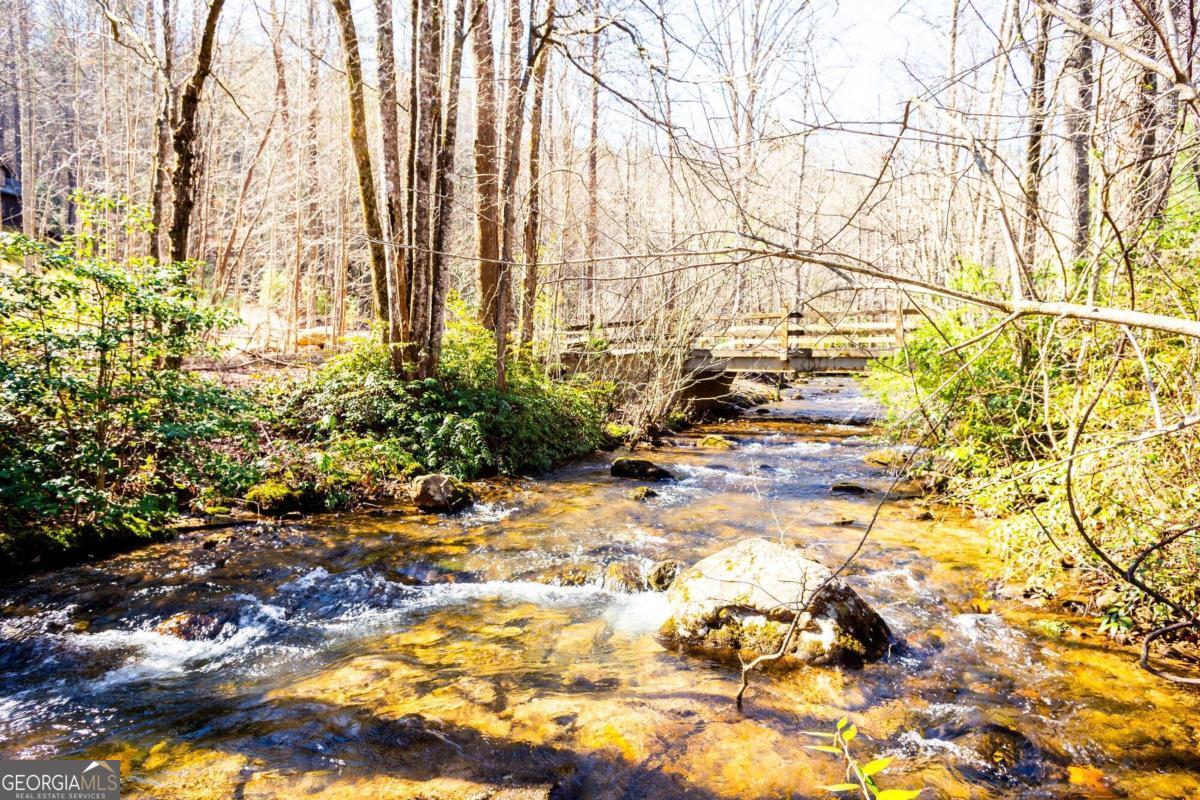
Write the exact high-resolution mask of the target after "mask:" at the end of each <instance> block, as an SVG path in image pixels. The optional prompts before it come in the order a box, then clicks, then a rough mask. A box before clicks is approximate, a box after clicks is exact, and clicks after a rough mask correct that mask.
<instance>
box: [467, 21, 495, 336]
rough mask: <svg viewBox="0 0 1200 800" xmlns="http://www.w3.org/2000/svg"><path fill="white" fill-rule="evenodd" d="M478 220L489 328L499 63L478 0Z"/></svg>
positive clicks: (483, 312) (482, 302)
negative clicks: (497, 74)
mask: <svg viewBox="0 0 1200 800" xmlns="http://www.w3.org/2000/svg"><path fill="white" fill-rule="evenodd" d="M473 44H474V53H475V194H476V210H475V220H476V228H477V234H478V241H479V318H480V321H481V322H482V323H483V325H484V327H486V328H487V329H488V330H490V331H495V330H496V328H497V326H498V325H499V315H498V311H499V295H498V290H499V283H500V213H499V212H500V198H499V188H500V187H499V178H500V174H499V172H500V170H499V164H498V161H499V154H498V152H497V142H496V138H497V137H496V65H495V56H494V54H493V52H492V9H491V4H490V3H489V2H488V0H479V3H478V8H477V9H476V12H475V38H474V41H473Z"/></svg>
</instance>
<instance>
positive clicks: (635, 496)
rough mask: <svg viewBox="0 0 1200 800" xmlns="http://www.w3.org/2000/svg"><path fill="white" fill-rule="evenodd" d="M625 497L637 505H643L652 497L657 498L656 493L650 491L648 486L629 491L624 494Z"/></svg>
mask: <svg viewBox="0 0 1200 800" xmlns="http://www.w3.org/2000/svg"><path fill="white" fill-rule="evenodd" d="M625 496H626V497H628V498H629V499H630V500H636V501H638V502H639V503H644V502H646V501H647V500H649V499H650V498H652V497H658V492H656V491H654V490H653V489H651V488H650V487H649V486H638V487H637V488H635V489H630V490H629V491H628V492H626V493H625Z"/></svg>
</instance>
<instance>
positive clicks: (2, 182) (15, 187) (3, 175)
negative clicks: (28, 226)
mask: <svg viewBox="0 0 1200 800" xmlns="http://www.w3.org/2000/svg"><path fill="white" fill-rule="evenodd" d="M7 228H11V229H12V230H15V231H19V230H21V182H20V181H19V180H17V177H16V175H15V174H14V173H13V171H12V170H11V169H9V168H8V165H6V164H3V163H0V230H3V229H7Z"/></svg>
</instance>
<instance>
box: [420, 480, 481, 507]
mask: <svg viewBox="0 0 1200 800" xmlns="http://www.w3.org/2000/svg"><path fill="white" fill-rule="evenodd" d="M408 493H409V496H410V497H411V498H412V501H413V505H415V506H416V507H417V508H419V509H421V510H422V511H457V510H458V509H460V508H466V507H467V506H469V505H470V504H471V503H472V502H473V501H474V499H475V498H474V494H473V493H472V492H471V489H470V487H468V486H467V485H466V484H464V483H463V482H462V481H460V480H458V479H457V478H453V477H451V476H449V475H442V474H440V473H438V474H433V475H422V476H420V477H419V478H416V479H414V480H413V482H412V484H411V485H410V486H409V488H408Z"/></svg>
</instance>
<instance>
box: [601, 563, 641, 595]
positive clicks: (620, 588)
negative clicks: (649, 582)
mask: <svg viewBox="0 0 1200 800" xmlns="http://www.w3.org/2000/svg"><path fill="white" fill-rule="evenodd" d="M604 588H605V589H607V590H608V591H610V592H621V593H623V594H632V593H634V592H644V591H646V579H645V578H644V577H642V571H641V570H640V569H639V568H638V565H637V564H634V563H633V562H630V561H614V562H613V563H611V564H609V565H608V567H607V568H606V569H605V570H604Z"/></svg>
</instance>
